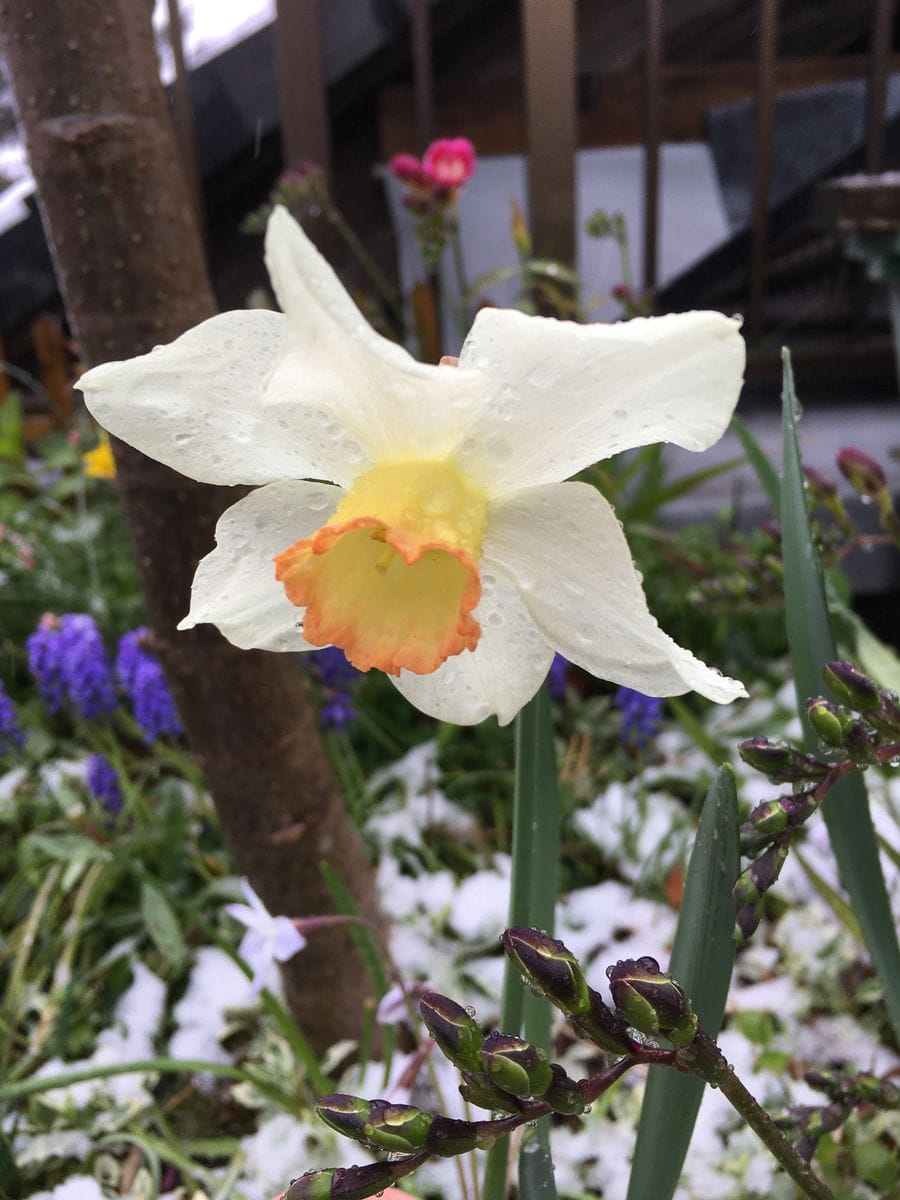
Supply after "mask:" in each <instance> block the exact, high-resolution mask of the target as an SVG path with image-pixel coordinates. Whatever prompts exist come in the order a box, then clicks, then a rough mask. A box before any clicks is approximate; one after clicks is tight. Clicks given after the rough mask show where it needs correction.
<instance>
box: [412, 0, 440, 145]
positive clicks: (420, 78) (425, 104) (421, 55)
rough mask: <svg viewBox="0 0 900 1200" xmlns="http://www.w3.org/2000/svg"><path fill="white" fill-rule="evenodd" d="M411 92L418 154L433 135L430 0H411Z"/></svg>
mask: <svg viewBox="0 0 900 1200" xmlns="http://www.w3.org/2000/svg"><path fill="white" fill-rule="evenodd" d="M409 21H410V26H411V32H412V62H413V91H414V94H415V98H416V133H417V134H418V151H419V153H420V154H421V153H422V152H423V150H424V149H425V148H426V146H427V145H428V143H429V142H430V141H432V140H433V138H434V68H433V66H432V50H431V8H430V6H429V0H410V12H409Z"/></svg>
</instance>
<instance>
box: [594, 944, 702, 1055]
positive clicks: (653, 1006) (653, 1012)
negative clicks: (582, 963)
mask: <svg viewBox="0 0 900 1200" xmlns="http://www.w3.org/2000/svg"><path fill="white" fill-rule="evenodd" d="M607 975H608V976H609V989H610V991H611V992H612V996H613V999H614V1000H615V1002H616V1004H617V1005H618V1007H619V1010H620V1011H621V1013H622V1015H623V1016H624V1017H625V1020H626V1021H628V1023H629V1024H630V1025H633V1026H634V1028H635V1029H639V1030H640V1031H641V1033H647V1034H662V1035H663V1036H664V1037H667V1038H668V1039H669V1040H670V1041H671V1042H674V1043H675V1045H676V1046H687V1045H689V1044H690V1043H691V1042H692V1041H693V1040H694V1036H695V1035H696V1033H697V1017H696V1014H695V1013H694V1011H693V1009H692V1008H691V1002H690V1000H689V999H688V998H687V996H686V995H685V993H684V989H683V988H682V987H681V984H680V983H678V982H677V980H675V979H673V978H672V976H671V975H666V974H665V973H664V972H663V971H660V969H659V963H658V962H657V961H656V959H655V958H650V957H649V956H646V957H644V958H638V959H633V958H628V959H624V960H623V961H621V962H618V963H616V965H615V966H614V967H609V968H608V969H607Z"/></svg>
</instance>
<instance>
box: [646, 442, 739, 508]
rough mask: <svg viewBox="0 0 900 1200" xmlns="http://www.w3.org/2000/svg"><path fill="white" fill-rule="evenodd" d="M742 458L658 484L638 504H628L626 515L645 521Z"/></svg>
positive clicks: (737, 465)
mask: <svg viewBox="0 0 900 1200" xmlns="http://www.w3.org/2000/svg"><path fill="white" fill-rule="evenodd" d="M743 461H744V460H743V459H742V458H729V459H728V460H727V462H721V463H713V465H712V466H711V467H704V468H703V469H702V470H701V471H693V472H691V474H690V475H683V476H682V477H681V478H680V479H675V480H673V482H672V483H667V484H660V485H659V486H658V487H657V489H656V491H654V492H651V493H650V494H649V495H647V496H645V497H644V498H643V500H642V501H641V503H640V504H630V505H628V507H627V509H626V515H627V516H628V517H629V518H630V519H631V520H635V521H646V520H647V518H648V517H651V516H652V515H653V513H655V512H656V510H657V509H658V508H662V506H663V505H664V504H668V503H669V501H670V500H677V499H678V497H679V496H686V495H687V494H688V493H689V492H692V491H694V489H695V488H698V487H700V485H701V484H703V483H707V482H708V481H709V480H710V479H716V478H717V477H718V476H719V475H725V474H727V472H728V471H733V470H734V469H735V468H736V467H739V466H741V464H742V463H743Z"/></svg>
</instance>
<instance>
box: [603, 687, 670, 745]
mask: <svg viewBox="0 0 900 1200" xmlns="http://www.w3.org/2000/svg"><path fill="white" fill-rule="evenodd" d="M614 703H615V706H616V708H617V709H618V710H619V712H621V714H622V742H623V743H624V745H626V746H636V747H638V749H640V748H641V747H642V746H645V745H646V744H647V742H649V741H652V739H653V738H654V737H656V735H657V733H659V729H660V726H661V725H662V715H663V702H662V700H660V699H659V697H658V696H645V695H644V693H643V692H636V691H634V690H633V689H632V688H627V687H620V688H619V689H618V691H617V692H616V695H615V700H614Z"/></svg>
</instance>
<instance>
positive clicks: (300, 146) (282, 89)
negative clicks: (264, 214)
mask: <svg viewBox="0 0 900 1200" xmlns="http://www.w3.org/2000/svg"><path fill="white" fill-rule="evenodd" d="M276 12H277V21H276V24H275V56H276V64H277V68H278V95H279V108H280V110H281V145H282V156H283V158H284V165H285V167H288V168H292V167H293V168H296V167H299V165H300V163H301V162H303V161H304V160H306V161H308V162H312V163H315V164H316V166H317V167H321V168H322V170H323V171H324V172H325V176H326V178H327V179H328V182H329V184H330V183H331V171H332V159H331V135H330V132H329V127H328V95H327V90H326V80H325V59H324V55H323V51H322V25H321V20H320V14H319V0H277V2H276Z"/></svg>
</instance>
